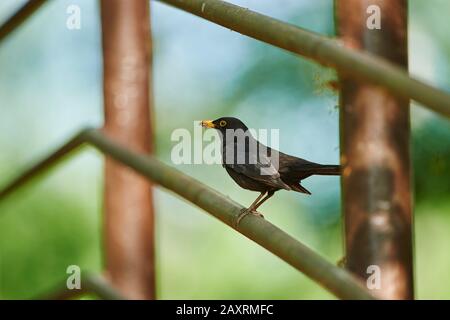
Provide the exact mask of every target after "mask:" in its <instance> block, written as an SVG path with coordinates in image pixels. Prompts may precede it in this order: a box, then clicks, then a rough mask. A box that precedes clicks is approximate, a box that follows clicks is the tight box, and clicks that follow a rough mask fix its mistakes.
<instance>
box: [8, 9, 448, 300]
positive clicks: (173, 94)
mask: <svg viewBox="0 0 450 320" xmlns="http://www.w3.org/2000/svg"><path fill="white" fill-rule="evenodd" d="M23 2H24V1H18V0H3V1H1V2H0V22H3V21H5V19H6V18H7V17H8V16H9V15H10V14H11V13H12V12H13V11H14V10H15V9H16V8H18V7H19V6H20V5H21V4H22V3H23ZM231 2H233V3H236V4H238V5H242V6H245V7H249V8H250V9H253V10H256V11H258V12H261V13H264V14H267V15H270V16H273V17H276V18H279V19H281V20H284V21H288V22H291V23H294V24H296V25H299V26H301V27H304V28H307V29H310V30H314V31H317V32H320V33H322V34H327V35H330V36H331V35H333V34H334V27H333V3H332V1H331V0H317V1H307V0H303V1H300V0H283V1H282V5H280V4H281V2H280V1H275V0H239V1H238V0H235V1H231ZM409 3H410V8H409V11H410V21H409V23H410V32H409V53H410V71H411V73H412V74H413V75H414V76H416V77H418V78H421V79H423V80H425V81H427V82H429V83H431V84H433V85H435V86H437V87H440V88H443V89H445V90H447V91H450V68H449V66H450V38H449V37H448V34H447V33H448V31H447V30H448V28H447V26H446V22H447V21H446V13H447V12H450V2H449V1H446V0H430V1H422V0H414V1H410V2H409ZM71 4H76V5H79V6H80V8H81V29H80V30H69V29H67V28H66V19H67V17H68V14H67V13H66V9H67V7H68V6H69V5H71ZM151 10H152V28H153V35H154V70H153V74H154V86H155V89H154V91H155V125H156V135H157V136H156V138H157V155H158V156H159V157H160V158H161V159H163V160H164V161H165V162H166V163H169V164H171V161H170V151H171V147H172V146H173V145H174V143H173V142H171V141H170V134H171V132H172V131H173V130H174V129H176V128H187V129H189V130H191V131H192V130H193V122H194V121H195V120H200V119H205V118H215V117H219V116H225V115H229V116H237V117H239V118H241V119H243V120H244V121H245V122H246V123H247V124H248V125H249V126H250V127H253V128H280V129H281V131H280V140H281V141H280V148H281V150H283V151H284V152H287V153H290V154H293V155H297V156H300V157H304V158H307V159H309V160H312V161H317V162H323V163H337V162H338V154H339V149H338V148H339V143H338V123H337V120H338V111H337V107H336V105H337V96H336V94H335V93H333V92H332V91H330V90H328V89H327V86H326V83H327V82H328V81H329V80H331V79H334V78H335V74H334V72H333V71H332V70H329V69H325V68H322V67H319V66H317V65H315V64H313V63H311V62H309V61H306V60H303V59H300V58H297V57H295V56H294V55H292V54H289V53H286V52H283V51H281V50H279V49H276V48H273V47H270V46H267V45H264V44H262V43H259V42H257V41H255V40H252V39H249V38H247V37H244V36H241V35H239V34H238V33H236V32H232V31H230V30H228V29H224V28H221V27H218V26H216V25H213V24H211V23H208V22H205V21H202V20H201V19H199V18H196V17H194V16H191V15H189V14H186V13H183V12H181V11H178V10H176V9H173V8H170V7H167V6H165V5H162V4H160V3H154V2H151ZM100 36H101V34H100V20H99V8H98V3H97V1H94V0H70V1H66V0H56V1H52V2H50V3H49V4H47V5H45V6H44V7H43V8H42V9H41V10H40V11H39V12H38V13H37V14H36V15H35V16H33V17H32V19H30V20H29V21H28V22H27V23H26V24H25V25H24V26H23V27H22V28H21V29H20V30H19V31H18V32H16V33H14V34H13V35H12V36H11V37H9V38H8V39H7V40H6V41H4V42H3V43H2V44H1V45H0V70H1V72H0V185H4V184H5V183H7V182H8V181H9V180H10V179H11V178H13V177H14V176H16V175H17V174H18V173H19V172H20V171H21V170H22V169H24V168H25V167H27V166H28V165H29V164H31V163H33V161H35V160H37V159H39V158H40V157H42V156H44V155H45V154H46V153H47V152H49V151H51V150H53V149H54V148H55V147H56V146H58V145H59V144H60V143H62V142H63V141H65V140H66V139H67V138H68V137H70V136H71V135H72V134H74V133H75V132H76V131H77V130H79V129H80V128H82V127H84V126H86V125H93V126H101V125H102V121H103V116H102V103H103V102H102V84H101V83H102V62H101V61H102V60H101V37H100ZM411 121H412V129H413V138H412V151H413V161H414V180H415V274H416V293H417V297H418V298H421V299H431V298H437V299H449V298H450V250H448V246H449V245H450V232H449V230H450V125H449V122H448V121H447V120H445V119H442V118H439V117H438V116H436V115H435V114H434V113H432V112H429V111H427V110H425V109H424V108H422V107H420V106H417V105H416V104H414V103H412V119H411ZM177 167H178V168H179V169H180V170H182V171H184V172H186V173H188V174H190V175H192V176H194V177H196V178H197V179H199V180H201V181H203V182H205V183H207V184H208V185H210V186H212V187H214V188H216V189H218V190H220V191H221V192H223V193H225V194H227V195H229V196H230V197H231V198H233V199H235V200H237V201H238V202H240V203H242V204H249V203H251V201H253V200H254V198H255V197H256V194H255V193H252V192H249V191H242V190H241V189H239V188H238V187H237V186H236V185H235V184H234V183H233V181H232V180H231V179H230V178H229V177H228V176H227V174H226V172H225V171H224V170H223V169H222V168H221V166H220V165H212V166H208V165H180V166H177ZM102 173H103V156H102V155H101V154H99V153H98V152H96V151H95V150H93V149H92V148H89V147H86V148H84V149H83V150H82V151H81V152H79V153H78V155H77V156H74V157H71V158H70V159H69V160H68V161H65V162H64V163H62V164H61V165H59V166H58V167H57V168H56V169H55V170H52V171H51V173H50V174H47V175H45V176H42V177H40V178H38V179H35V180H33V182H31V183H29V184H27V185H26V187H24V188H22V189H20V190H19V191H18V192H16V193H14V194H12V195H11V196H10V197H8V198H7V199H5V200H3V201H1V202H0V298H2V299H17V298H32V297H36V296H37V295H39V294H41V293H45V292H46V291H47V290H48V289H49V288H51V287H53V285H54V284H55V283H56V282H58V281H60V280H61V279H63V278H65V277H66V268H67V266H68V265H71V264H77V265H79V266H81V267H82V269H83V270H91V271H101V270H102V250H101V248H102V223H101V221H102V213H101V212H102V179H103V177H102ZM304 185H305V186H306V187H307V188H308V189H309V190H311V191H312V193H313V195H312V196H310V197H306V196H302V195H299V194H298V193H291V192H280V193H279V194H277V196H276V197H274V199H273V200H271V201H270V202H268V203H267V204H265V205H264V208H263V211H264V213H265V215H266V218H267V219H268V220H270V221H271V222H273V223H274V224H276V225H277V226H279V227H281V228H282V229H284V230H286V231H287V232H288V233H290V234H292V235H293V236H294V237H296V238H298V239H299V240H301V241H303V242H304V243H306V244H308V245H309V246H310V247H312V248H314V249H315V250H317V251H318V252H320V253H321V254H322V255H323V256H325V257H326V258H327V259H328V260H330V261H332V262H335V261H337V260H338V259H339V258H340V257H341V256H342V255H343V253H342V238H341V222H340V211H339V208H340V202H339V188H340V186H339V179H338V178H336V177H313V178H310V179H309V180H307V181H305V182H304ZM155 193H156V205H157V268H158V269H157V281H158V296H159V298H161V299H241V298H242V299H244V298H248V299H266V298H267V299H327V298H332V296H331V295H330V294H329V293H327V292H326V291H325V290H323V289H322V288H320V287H319V286H317V285H316V284H314V283H313V282H312V281H310V280H309V279H307V278H306V277H305V276H304V275H302V274H300V273H299V272H297V271H296V270H294V269H293V268H292V267H290V266H288V265H287V264H286V263H284V262H282V261H281V260H279V259H278V258H276V257H275V256H273V255H272V254H270V253H268V252H266V251H265V250H264V249H262V248H260V247H259V246H257V245H256V244H254V243H252V242H251V241H249V240H247V239H245V238H244V237H243V236H241V235H239V234H237V233H236V232H234V231H233V230H231V229H230V228H227V227H225V226H224V225H223V224H222V223H220V222H218V221H217V220H215V219H214V218H212V217H210V216H208V215H207V214H205V213H204V212H201V210H200V209H198V208H196V207H193V206H191V205H190V204H188V203H186V202H184V201H182V200H180V199H179V198H177V197H176V196H174V195H173V194H170V193H167V192H165V191H164V190H160V189H157V190H156V191H155Z"/></svg>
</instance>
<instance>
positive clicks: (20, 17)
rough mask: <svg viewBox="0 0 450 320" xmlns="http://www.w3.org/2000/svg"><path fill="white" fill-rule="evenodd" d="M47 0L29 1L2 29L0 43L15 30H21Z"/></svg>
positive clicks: (0, 30)
mask: <svg viewBox="0 0 450 320" xmlns="http://www.w3.org/2000/svg"><path fill="white" fill-rule="evenodd" d="M46 2H47V0H32V1H27V2H26V3H25V4H24V5H23V6H22V7H21V8H20V9H19V10H17V12H16V13H14V14H13V15H12V16H11V17H10V18H9V19H8V20H7V21H6V22H5V23H4V24H3V25H2V26H1V27H0V43H1V42H2V41H3V40H4V39H6V37H8V36H9V35H10V34H11V33H12V32H13V31H14V30H16V29H17V28H19V27H20V26H21V25H22V24H23V23H24V22H25V21H26V20H27V19H28V18H29V17H31V16H32V15H33V13H35V12H36V11H37V10H38V9H39V8H40V7H41V6H42V5H43V4H44V3H46Z"/></svg>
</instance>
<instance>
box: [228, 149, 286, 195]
mask: <svg viewBox="0 0 450 320" xmlns="http://www.w3.org/2000/svg"><path fill="white" fill-rule="evenodd" d="M261 146H262V147H265V146H264V145H261V144H260V143H259V142H258V150H259V148H260V147H261ZM232 148H233V149H232ZM267 148H268V147H267ZM268 149H269V148H268ZM229 152H233V154H234V155H235V156H234V161H233V162H232V163H225V159H224V164H223V165H224V166H225V167H228V168H230V169H232V170H234V171H236V172H238V173H240V174H243V175H245V176H246V177H248V178H251V179H254V180H256V181H258V182H261V183H264V184H266V185H268V186H269V187H273V188H279V189H286V190H291V188H290V187H289V186H288V185H287V184H285V183H284V182H283V180H281V177H280V173H279V172H278V169H277V168H276V167H275V165H274V164H273V163H272V159H271V157H269V156H268V155H267V154H265V152H260V154H258V152H254V151H253V152H252V151H251V150H248V149H246V150H245V157H244V159H245V163H239V162H238V161H237V159H238V157H237V154H238V152H240V151H239V150H237V148H236V145H235V144H234V143H230V144H226V145H225V146H224V155H225V154H227V153H229Z"/></svg>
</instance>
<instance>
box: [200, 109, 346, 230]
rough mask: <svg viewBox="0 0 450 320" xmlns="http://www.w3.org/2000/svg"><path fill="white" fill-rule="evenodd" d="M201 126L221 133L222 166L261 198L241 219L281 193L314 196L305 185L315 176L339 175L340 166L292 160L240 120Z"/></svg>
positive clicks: (224, 119) (230, 118)
mask: <svg viewBox="0 0 450 320" xmlns="http://www.w3.org/2000/svg"><path fill="white" fill-rule="evenodd" d="M200 124H201V126H203V127H206V128H214V129H217V130H218V131H219V133H220V134H219V135H220V138H221V142H222V150H221V152H222V165H223V167H224V168H225V170H226V171H227V172H228V174H229V175H230V176H231V178H232V179H233V180H234V181H235V182H236V183H237V184H238V185H239V186H241V187H242V188H244V189H247V190H252V191H258V192H260V193H261V194H260V195H259V196H258V197H257V198H256V200H255V201H254V202H253V203H252V204H251V205H250V207H248V208H247V209H245V210H243V211H242V212H241V214H240V215H239V216H238V217H237V219H236V221H235V225H236V226H237V225H238V224H239V222H240V221H241V219H242V218H243V217H245V216H246V215H247V214H249V213H252V214H255V215H258V216H261V217H262V215H261V214H260V213H259V212H257V211H256V209H258V207H259V206H261V205H262V204H263V202H265V201H267V200H268V199H269V198H270V197H272V196H273V195H274V193H275V192H276V191H278V190H281V189H284V190H293V191H296V192H300V193H305V194H308V195H310V194H311V192H309V191H308V190H307V189H306V188H305V187H303V186H302V185H301V181H302V180H303V179H306V178H308V177H309V176H311V175H339V174H340V167H339V165H323V164H318V163H314V162H310V161H307V160H304V159H301V158H297V157H294V156H290V155H288V154H285V153H282V152H280V151H277V150H275V149H272V148H270V147H267V146H265V145H263V144H262V143H260V142H259V141H257V140H256V139H255V138H254V137H253V136H252V135H251V134H250V132H249V130H248V128H247V126H246V125H245V124H244V123H243V122H242V121H241V120H239V119H237V118H232V117H223V118H219V119H217V120H214V121H212V120H203V121H202V122H201V123H200Z"/></svg>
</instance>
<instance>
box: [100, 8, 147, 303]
mask: <svg viewBox="0 0 450 320" xmlns="http://www.w3.org/2000/svg"><path fill="white" fill-rule="evenodd" d="M101 13H102V15H101V16H102V34H103V61H104V86H103V87H104V105H105V131H106V132H108V134H109V135H110V136H111V137H113V138H114V139H115V140H116V141H118V142H120V143H123V144H126V145H127V146H128V147H129V148H131V149H132V150H135V151H137V152H140V153H152V150H153V137H152V136H153V135H152V128H151V124H150V113H151V112H150V110H151V108H152V96H151V90H150V81H151V80H150V75H151V72H150V64H151V33H150V18H149V2H148V1H147V0H134V1H123V0H102V1H101ZM104 192H105V193H104V211H105V217H104V219H105V246H106V256H105V259H106V268H107V272H108V275H109V277H110V279H111V281H112V283H113V284H114V285H115V286H116V287H117V288H118V289H119V291H120V292H122V293H123V294H124V295H125V296H126V297H129V298H132V299H154V298H155V255H154V241H155V240H154V209H153V196H152V186H151V182H149V181H148V180H146V179H144V178H143V177H141V176H139V175H138V174H136V173H135V172H133V171H132V170H130V169H129V168H127V167H126V166H124V165H122V164H120V163H118V162H116V161H114V160H113V159H112V158H111V157H107V158H106V163H105V190H104Z"/></svg>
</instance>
